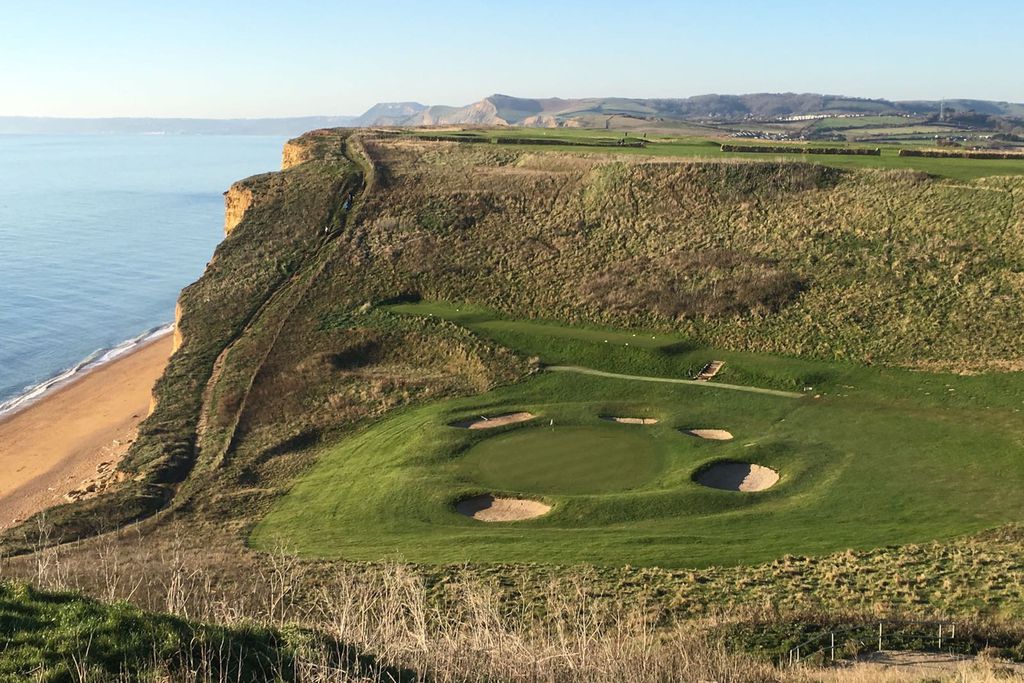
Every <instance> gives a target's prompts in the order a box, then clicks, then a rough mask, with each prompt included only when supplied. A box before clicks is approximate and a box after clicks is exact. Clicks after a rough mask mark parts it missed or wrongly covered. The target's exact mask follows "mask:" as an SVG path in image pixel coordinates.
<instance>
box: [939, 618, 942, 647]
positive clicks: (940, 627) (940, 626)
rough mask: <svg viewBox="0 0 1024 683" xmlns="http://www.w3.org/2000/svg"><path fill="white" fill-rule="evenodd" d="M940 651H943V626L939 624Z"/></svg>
mask: <svg viewBox="0 0 1024 683" xmlns="http://www.w3.org/2000/svg"><path fill="white" fill-rule="evenodd" d="M939 649H940V650H941V649H942V624H939Z"/></svg>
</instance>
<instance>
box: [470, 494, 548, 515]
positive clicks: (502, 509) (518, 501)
mask: <svg viewBox="0 0 1024 683" xmlns="http://www.w3.org/2000/svg"><path fill="white" fill-rule="evenodd" d="M455 510H456V512H458V513H459V514H461V515H466V516H467V517H472V518H473V519H476V520H479V521H481V522H518V521H520V520H523V519H533V518H534V517H540V516H541V515H546V514H547V513H548V512H550V511H551V506H550V505H546V504H544V503H541V502H540V501H537V500H529V499H527V498H499V497H496V496H492V495H491V494H489V493H488V494H485V495H482V496H473V497H472V498H466V499H464V500H460V501H459V502H458V503H456V504H455Z"/></svg>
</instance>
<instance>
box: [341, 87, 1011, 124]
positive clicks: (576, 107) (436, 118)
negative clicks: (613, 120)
mask: <svg viewBox="0 0 1024 683" xmlns="http://www.w3.org/2000/svg"><path fill="white" fill-rule="evenodd" d="M398 106H400V105H388V104H378V105H376V106H375V107H373V108H371V109H370V110H369V111H368V112H366V113H365V114H363V116H361V117H359V121H360V124H361V125H402V126H424V125H439V124H478V125H489V126H540V127H555V126H592V125H597V124H598V123H599V122H600V120H601V119H602V117H605V118H606V117H609V116H631V117H638V118H645V119H652V120H662V121H693V120H724V119H743V118H779V117H787V116H810V115H815V114H835V115H839V114H922V115H929V114H937V113H939V110H940V107H941V106H945V108H946V109H947V111H974V112H976V113H978V114H986V115H990V116H1004V117H1024V104H1014V103H1009V102H992V101H987V100H946V101H945V104H944V105H943V104H942V103H940V102H938V101H923V100H918V101H890V100H884V99H865V98H856V97H843V96H839V95H820V94H814V93H755V94H750V95H697V96H695V97H686V98H672V99H632V98H623V97H595V98H583V99H562V98H557V97H555V98H544V99H535V98H524V97H512V96H510V95H501V94H496V95H491V96H490V97H485V98H484V99H482V100H480V101H479V102H474V103H473V104H469V105H466V106H463V107H449V106H432V107H423V108H421V109H419V110H417V111H414V112H411V113H410V115H409V116H408V117H407V118H405V119H400V118H399V117H396V116H387V117H379V118H378V117H375V116H374V115H373V113H374V112H375V111H376V110H379V109H383V110H386V111H392V110H393V109H388V108H395V107H398Z"/></svg>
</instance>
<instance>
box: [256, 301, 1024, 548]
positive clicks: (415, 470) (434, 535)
mask: <svg viewBox="0 0 1024 683" xmlns="http://www.w3.org/2000/svg"><path fill="white" fill-rule="evenodd" d="M410 313H416V314H420V315H428V316H433V317H434V319H440V318H449V319H453V320H456V321H458V322H460V323H461V324H463V325H465V326H467V327H469V328H470V329H472V330H474V331H475V332H477V333H478V334H481V335H484V336H488V337H491V338H493V339H496V340H497V341H499V342H501V343H503V344H506V345H508V346H511V347H513V348H516V349H517V350H519V351H521V352H523V353H526V354H536V355H538V356H540V358H541V359H542V360H544V361H545V362H549V363H567V362H572V363H574V364H576V365H586V366H588V367H593V368H597V369H602V370H608V371H616V372H628V373H632V374H637V375H656V376H668V377H688V376H689V375H690V373H691V372H692V371H693V369H694V368H695V367H697V366H699V364H700V362H701V361H702V360H709V359H711V358H719V359H722V360H725V361H726V362H727V364H726V368H725V370H724V371H723V372H722V373H721V375H720V376H719V378H717V379H716V380H715V382H722V383H733V384H751V385H758V386H761V387H768V388H773V389H777V390H785V391H789V392H794V393H795V394H798V396H791V395H764V394H756V393H749V392H744V391H737V390H727V389H724V388H719V387H716V386H715V382H712V383H711V384H710V385H686V384H683V385H675V384H662V383H652V382H645V381H638V380H629V379H610V378H607V377H594V376H587V375H580V374H576V373H573V372H558V373H552V372H542V373H540V374H538V375H536V376H535V377H533V378H532V379H529V380H528V381H526V382H523V383H521V384H518V385H514V386H508V387H504V388H502V389H499V390H496V391H492V392H489V393H487V394H484V395H481V396H477V397H472V398H468V399H458V400H452V401H444V402H438V403H434V404H431V405H427V406H425V407H420V408H415V409H407V410H403V411H399V412H397V413H395V414H393V415H392V416H390V417H388V418H386V419H384V420H382V421H380V422H377V423H374V424H371V425H369V426H368V427H366V428H364V429H363V430H362V431H360V432H358V433H357V434H355V435H353V436H351V437H349V438H346V439H344V440H343V441H341V442H340V443H338V444H336V445H335V446H333V447H330V448H328V449H326V450H325V452H324V453H323V455H322V456H321V458H320V460H319V462H318V463H317V465H316V466H315V467H314V468H313V469H312V470H311V471H310V472H309V473H308V474H307V475H306V476H305V477H303V478H302V479H301V480H300V481H299V482H298V483H297V484H296V485H295V486H294V488H293V489H292V490H291V491H290V492H289V493H288V494H287V495H286V496H285V497H283V498H282V499H280V500H279V501H278V503H277V504H276V506H275V507H274V509H273V510H272V511H271V513H270V514H269V515H268V516H267V517H266V518H265V519H264V520H263V521H262V523H260V524H259V525H258V526H257V528H256V529H255V532H254V534H253V536H252V542H253V543H254V544H255V545H257V546H259V547H264V548H271V547H275V546H278V545H283V546H284V547H288V548H294V549H295V550H297V551H299V552H301V553H303V554H307V555H320V556H326V557H342V558H348V559H364V560H376V559H382V558H400V559H405V560H410V561H419V562H439V563H448V562H546V563H571V562H580V561H583V562H594V563H598V564H617V565H623V564H632V565H661V566H671V567H700V566H706V565H712V564H734V563H750V562H758V561H764V560H769V559H772V558H775V557H779V556H782V555H785V554H820V553H826V552H830V551H835V550H841V549H845V548H851V547H852V548H870V547H878V546H881V545H887V544H894V543H913V542H921V541H926V540H929V539H934V538H942V537H948V536H951V535H955V534H960V533H966V532H971V531H976V530H979V529H983V528H986V527H990V526H994V525H997V524H1000V523H1003V522H1007V521H1013V520H1021V519H1022V518H1024V499H1022V498H1021V497H1020V496H1019V495H1018V494H1017V492H1018V491H1019V490H1020V487H1021V486H1022V485H1024V468H1021V467H1020V466H1019V463H1020V459H1021V456H1022V455H1024V445H1022V440H1021V434H1022V429H1021V428H1022V426H1024V424H1022V420H1021V413H1020V409H1021V407H1022V406H1024V382H1022V381H1021V378H1020V376H1019V375H1015V374H1007V375H998V376H987V377H980V376H979V377H956V376H952V375H940V374H927V373H913V372H905V371H900V370H893V369H874V368H864V367H858V366H853V365H843V364H835V363H824V362H811V361H802V360H796V359H789V358H779V357H772V356H764V355H755V354H736V353H722V352H716V351H711V350H708V349H700V348H693V347H688V346H686V345H685V344H682V343H681V342H680V341H679V340H678V339H671V338H666V339H664V340H659V339H657V338H655V339H654V340H650V339H648V340H647V341H648V342H652V343H645V344H644V345H643V346H641V345H639V344H637V343H635V340H636V339H639V338H641V337H642V336H645V337H648V338H649V337H650V336H655V337H657V336H656V335H650V334H649V333H641V332H636V333H634V332H622V331H619V332H618V334H617V335H616V334H613V333H611V332H606V331H602V330H596V329H589V330H577V329H574V328H567V327H561V326H555V325H549V324H545V323H542V322H527V321H512V320H503V319H501V318H499V317H497V316H493V315H490V314H488V313H487V312H486V311H483V310H481V309H469V308H467V307H457V308H456V307H452V306H447V305H443V304H407V305H403V306H396V307H393V308H391V313H390V314H391V315H399V314H403V315H404V314H410ZM634 334H636V335H637V336H636V337H634V336H633V335H634ZM606 339H607V340H608V341H605V340H606ZM627 340H629V341H627ZM659 342H660V343H659ZM518 410H528V411H530V412H533V413H535V414H536V415H537V416H538V417H537V419H536V420H534V421H533V422H530V423H524V424H520V425H511V426H508V427H503V428H499V429H496V430H493V431H490V430H487V431H484V430H481V431H471V430H465V429H457V428H454V427H451V426H449V424H450V423H451V422H453V421H455V420H460V419H465V418H467V417H473V416H477V415H494V414H500V413H504V412H510V411H518ZM601 415H620V416H645V417H654V418H658V419H659V422H658V424H656V425H646V426H638V425H620V424H612V423H608V422H606V421H604V420H601V418H600V416H601ZM552 420H553V421H554V426H552V425H551V421H552ZM690 427H709V428H723V429H728V430H729V431H730V432H732V433H733V434H734V435H735V437H736V438H735V439H734V440H733V441H728V442H712V441H703V440H701V439H696V438H693V437H688V436H686V435H684V434H682V433H680V431H679V430H680V429H686V428H690ZM718 459H731V460H738V461H744V462H754V463H759V464H762V465H765V466H768V467H771V468H773V469H776V470H777V471H778V472H779V473H780V474H781V480H780V481H779V483H778V484H777V485H775V486H774V487H773V488H771V489H769V490H767V491H763V492H759V493H738V492H732V491H720V490H713V489H708V488H704V487H701V486H699V485H697V484H695V483H694V482H693V481H692V475H693V473H694V471H695V470H697V469H698V468H700V467H701V466H703V465H705V464H707V463H708V462H712V461H714V460H718ZM479 493H499V494H508V495H518V496H522V497H529V498H534V499H538V500H543V501H544V502H547V503H549V504H551V505H553V509H552V511H551V512H550V513H549V514H547V515H545V516H543V517H539V518H536V519H533V520H530V521H523V522H511V523H492V524H487V523H483V522H479V521H476V520H473V519H470V518H467V517H464V516H461V515H459V514H457V513H456V512H455V511H454V503H455V502H456V501H458V500H460V499H462V498H463V497H466V496H470V495H475V494H479Z"/></svg>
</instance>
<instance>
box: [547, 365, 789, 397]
mask: <svg viewBox="0 0 1024 683" xmlns="http://www.w3.org/2000/svg"><path fill="white" fill-rule="evenodd" d="M546 369H547V370H548V371H549V372H573V373H576V374H577V375H591V376H593V377H607V378H609V379H631V380H634V381H638V382H661V383H663V384H690V385H693V386H696V387H704V388H705V389H727V390H729V391H745V392H747V393H750V394H766V395H768V396H781V397H783V398H803V397H804V394H798V393H797V392H795V391H782V390H781V389H764V388H762V387H748V386H744V385H742V384H724V383H722V382H699V381H697V380H695V379H679V378H676V377H646V376H644V375H620V374H619V373H617V372H605V371H604V370H594V369H593V368H584V367H580V366H578V365H549V366H548V367H547V368H546Z"/></svg>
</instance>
